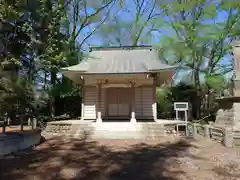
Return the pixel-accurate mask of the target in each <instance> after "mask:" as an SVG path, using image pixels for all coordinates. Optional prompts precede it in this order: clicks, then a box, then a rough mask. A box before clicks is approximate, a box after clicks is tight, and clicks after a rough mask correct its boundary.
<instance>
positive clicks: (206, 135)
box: [204, 124, 210, 138]
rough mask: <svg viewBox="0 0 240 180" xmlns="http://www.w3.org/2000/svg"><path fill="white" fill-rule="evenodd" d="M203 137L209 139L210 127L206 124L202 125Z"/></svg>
mask: <svg viewBox="0 0 240 180" xmlns="http://www.w3.org/2000/svg"><path fill="white" fill-rule="evenodd" d="M204 136H205V137H207V138H210V126H209V125H208V124H207V125H204Z"/></svg>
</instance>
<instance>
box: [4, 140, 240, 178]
mask: <svg viewBox="0 0 240 180" xmlns="http://www.w3.org/2000/svg"><path fill="white" fill-rule="evenodd" d="M238 153H239V154H238ZM0 179H1V180H135V179H136V180H181V179H186V180H210V179H211V180H225V179H226V180H237V179H240V150H239V151H238V150H237V149H235V150H234V149H228V148H225V147H223V146H222V145H221V144H218V143H216V142H213V141H211V140H206V139H203V138H200V137H199V138H197V139H190V138H188V139H183V138H179V137H171V136H169V137H166V138H164V139H163V140H162V141H144V140H141V141H140V140H126V141H124V140H99V141H84V140H76V139H64V138H62V137H55V138H52V139H48V140H46V141H45V142H44V143H42V144H41V145H39V146H36V147H34V148H32V149H29V150H25V151H23V152H20V153H17V154H13V155H9V156H5V157H3V158H2V159H0Z"/></svg>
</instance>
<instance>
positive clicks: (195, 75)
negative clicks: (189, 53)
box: [194, 69, 201, 119]
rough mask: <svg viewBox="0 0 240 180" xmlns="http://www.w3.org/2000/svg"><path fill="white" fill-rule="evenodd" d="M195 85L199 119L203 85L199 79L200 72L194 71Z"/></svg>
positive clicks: (198, 116)
mask: <svg viewBox="0 0 240 180" xmlns="http://www.w3.org/2000/svg"><path fill="white" fill-rule="evenodd" d="M194 85H195V88H196V90H197V94H196V118H197V119H199V118H200V116H201V85H200V79H199V70H198V69H197V70H196V71H194Z"/></svg>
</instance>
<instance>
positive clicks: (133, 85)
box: [131, 82, 137, 123]
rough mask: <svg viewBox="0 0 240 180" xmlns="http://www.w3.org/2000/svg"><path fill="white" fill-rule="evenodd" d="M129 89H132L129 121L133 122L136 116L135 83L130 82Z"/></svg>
mask: <svg viewBox="0 0 240 180" xmlns="http://www.w3.org/2000/svg"><path fill="white" fill-rule="evenodd" d="M131 90H132V106H131V122H132V123H135V122H137V121H136V117H135V83H134V82H132V83H131Z"/></svg>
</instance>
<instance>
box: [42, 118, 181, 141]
mask: <svg viewBox="0 0 240 180" xmlns="http://www.w3.org/2000/svg"><path fill="white" fill-rule="evenodd" d="M170 134H176V124H175V125H174V124H160V123H135V124H132V123H113V122H112V123H101V124H97V123H82V124H70V123H69V124H62V123H59V124H56V123H48V125H47V127H46V129H45V130H44V131H43V132H42V135H43V136H44V137H46V138H49V137H51V136H56V135H57V136H60V135H64V136H73V137H75V138H82V137H87V138H89V139H161V138H162V137H164V136H168V135H170Z"/></svg>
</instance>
